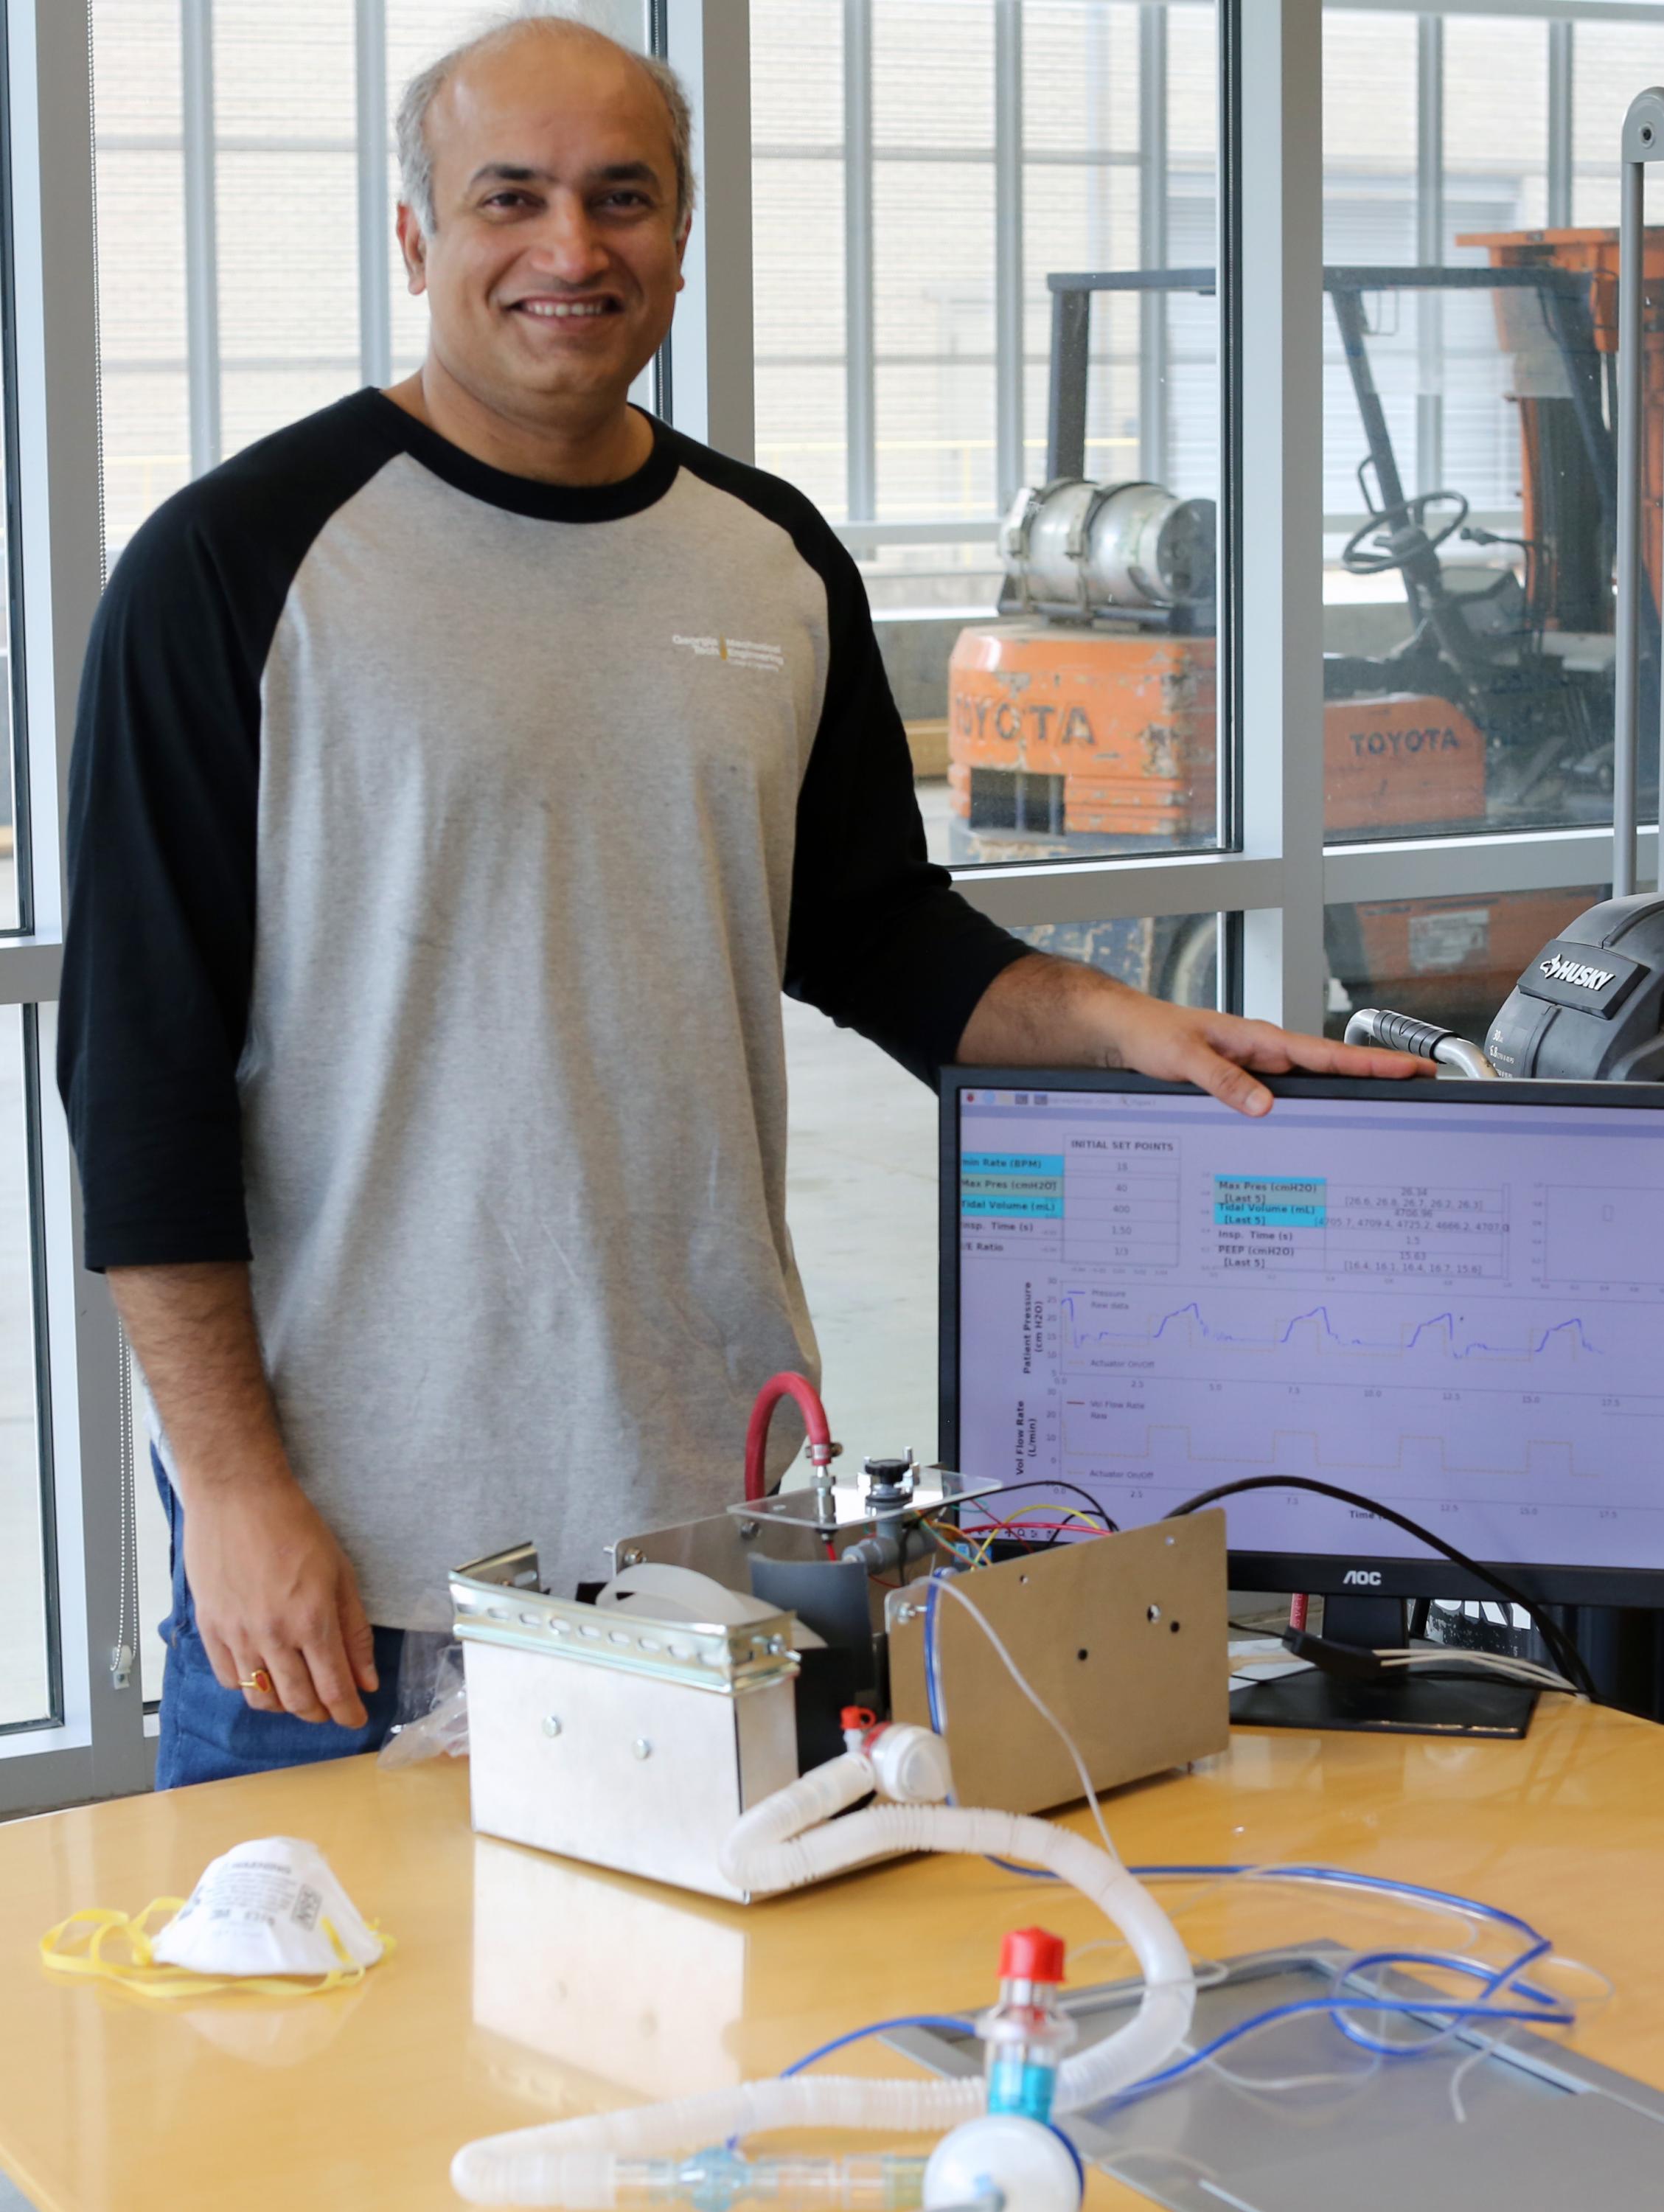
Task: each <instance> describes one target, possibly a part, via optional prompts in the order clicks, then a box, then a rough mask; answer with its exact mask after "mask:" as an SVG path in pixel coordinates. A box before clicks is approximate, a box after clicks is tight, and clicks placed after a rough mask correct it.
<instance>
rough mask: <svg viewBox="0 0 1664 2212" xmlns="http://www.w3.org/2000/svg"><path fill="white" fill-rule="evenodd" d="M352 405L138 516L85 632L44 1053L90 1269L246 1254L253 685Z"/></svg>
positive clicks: (334, 483) (355, 474) (332, 493)
mask: <svg viewBox="0 0 1664 2212" xmlns="http://www.w3.org/2000/svg"><path fill="white" fill-rule="evenodd" d="M352 404H353V403H351V402H345V403H343V404H342V405H341V406H340V407H338V408H335V409H331V410H325V414H324V415H323V416H313V417H312V418H310V419H309V421H308V422H307V423H304V424H301V425H297V426H296V427H295V428H294V429H292V430H289V431H287V432H281V433H279V435H278V436H277V437H276V438H273V439H269V440H266V441H263V443H262V444H261V445H259V446H256V447H252V448H251V449H250V450H249V452H248V453H246V454H243V455H240V456H239V458H238V459H237V460H235V461H234V462H231V463H228V464H227V465H225V466H224V467H223V468H221V469H218V470H216V471H214V472H213V473H212V474H211V475H210V476H207V477H203V478H201V479H200V480H199V481H198V482H197V483H194V484H191V485H190V486H188V487H187V488H186V489H185V490H184V491H183V492H180V493H179V494H177V495H175V497H174V498H173V499H172V500H170V501H167V504H166V505H165V506H164V507H161V508H159V509H158V510H157V512H156V513H155V514H154V515H152V516H151V518H150V520H149V521H148V522H147V523H146V524H145V525H144V526H143V529H142V530H141V531H140V532H138V534H137V537H135V538H134V539H133V541H132V544H131V545H130V546H129V547H128V549H127V550H126V551H125V552H124V554H123V556H122V557H121V560H120V562H118V565H117V568H116V570H115V574H113V575H112V578H111V580H110V584H109V588H108V590H107V591H106V592H105V595H104V598H103V600H102V602H101V603H100V607H99V610H98V613H97V615H96V617H95V618H94V623H93V629H92V636H91V640H90V641H89V643H88V651H87V659H86V664H85V666H84V668H83V670H82V682H81V696H80V703H79V707H78V709H77V715H76V738H75V749H74V751H73V754H72V756H71V758H70V787H69V810H68V845H69V892H70V896H69V912H68V917H67V922H66V926H65V930H64V978H63V990H62V1001H61V1005H60V1008H59V1015H58V1088H59V1090H60V1091H61V1092H62V1094H63V1097H64V1106H65V1109H66V1110H67V1112H68V1115H69V1122H70V1137H71V1139H72V1141H73V1143H74V1146H75V1150H76V1159H77V1161H78V1163H79V1165H80V1170H81V1185H82V1198H83V1201H84V1206H85V1230H86V1249H85V1258H86V1264H87V1265H88V1267H94V1268H103V1267H127V1266H153V1265H162V1264H167V1263H170V1262H175V1261H193V1260H245V1259H246V1258H248V1256H249V1245H248V1226H247V1221H246V1214H245V1212H244V1206H243V1176H242V1133H241V1112H240V1103H239V1097H238V1090H237V1066H238V1061H239V1060H240V1057H241V1054H242V1049H243V1040H244V1032H245V1030H246V1025H247V1019H248V1007H249V994H250V986H251V980H252V966H253V957H254V878H255V819H256V806H257V801H258V786H259V772H260V676H261V671H262V669H263V667H264V662H265V658H266V654H267V653H268V651H269V649H270V642H271V638H272V635H273V633H274V631H275V630H276V624H277V619H278V616H279V614H280V612H281V611H282V604H283V600H284V599H285V597H286V596H287V593H288V586H289V582H290V580H292V578H293V576H294V574H295V569H296V568H298V566H299V565H300V562H301V557H302V556H303V555H304V551H305V549H306V547H307V545H308V544H310V543H311V541H312V538H313V537H314V536H315V535H316V533H317V532H318V530H319V528H320V527H321V526H322V524H323V522H324V520H325V519H326V518H327V516H328V514H329V513H331V512H332V511H333V509H334V507H336V506H337V505H338V504H339V503H340V501H342V499H343V498H344V497H346V496H349V495H350V494H351V492H352V491H353V490H355V489H357V486H358V485H359V484H360V483H362V482H363V481H364V479H365V477H367V475H368V474H370V473H372V472H373V469H374V467H375V466H376V465H379V463H380V459H381V458H382V456H381V453H380V451H379V450H377V449H376V448H375V447H374V446H373V441H367V439H366V438H365V437H364V436H363V435H358V433H360V432H361V422H360V421H359V419H358V418H356V417H355V416H353V415H352V413H351V409H352Z"/></svg>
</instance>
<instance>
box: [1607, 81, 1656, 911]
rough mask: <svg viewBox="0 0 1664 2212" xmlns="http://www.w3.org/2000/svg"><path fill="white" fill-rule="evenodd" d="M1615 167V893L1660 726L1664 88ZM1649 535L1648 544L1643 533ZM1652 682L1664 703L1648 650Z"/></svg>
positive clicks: (1628, 120)
mask: <svg viewBox="0 0 1664 2212" xmlns="http://www.w3.org/2000/svg"><path fill="white" fill-rule="evenodd" d="M1621 157H1622V158H1621V161H1620V165H1619V169H1618V179H1619V193H1620V206H1619V214H1618V544H1617V570H1618V588H1617V605H1616V629H1617V640H1616V661H1615V668H1616V684H1615V690H1614V696H1613V701H1612V896H1614V897H1615V898H1624V897H1627V896H1629V894H1630V893H1631V892H1632V891H1633V890H1635V888H1636V813H1637V782H1638V776H1639V769H1640V757H1641V746H1642V744H1643V742H1650V743H1652V744H1661V735H1664V732H1661V729H1660V728H1659V727H1655V728H1654V729H1653V730H1651V731H1649V732H1647V733H1646V738H1645V739H1643V732H1642V729H1641V719H1640V717H1641V703H1642V699H1643V695H1644V691H1645V690H1646V688H1647V687H1645V686H1643V684H1642V682H1641V677H1642V662H1643V645H1644V640H1645V636H1646V625H1645V624H1644V623H1643V620H1642V609H1643V601H1644V600H1645V599H1647V598H1649V596H1650V595H1651V592H1652V585H1651V583H1650V581H1649V577H1648V563H1647V552H1648V550H1650V551H1651V553H1652V555H1653V556H1654V559H1655V562H1660V564H1661V566H1664V555H1661V548H1660V544H1659V538H1658V526H1659V524H1658V513H1657V508H1656V506H1655V503H1654V502H1653V501H1650V500H1649V499H1648V498H1647V497H1646V482H1645V478H1646V451H1647V448H1646V429H1645V422H1644V401H1643V392H1644V386H1645V374H1644V368H1643V343H1644V340H1645V325H1644V319H1643V307H1644V280H1643V270H1644V265H1645V256H1644V248H1643V240H1644V237H1645V233H1644V230H1643V224H1644V222H1645V219H1646V188H1647V169H1648V166H1649V164H1650V163H1651V162H1654V161H1664V88H1660V87H1659V86H1656V85H1653V86H1649V88H1648V89H1647V90H1646V91H1644V92H1638V93H1637V94H1636V96H1635V98H1634V99H1633V100H1631V102H1630V106H1629V109H1628V112H1627V113H1626V114H1625V118H1624V129H1623V136H1622V140H1621ZM1649 534H1650V538H1651V544H1650V548H1648V547H1647V546H1646V545H1645V544H1643V538H1645V537H1646V536H1647V535H1649ZM1653 658H1654V674H1653V681H1652V685H1651V689H1652V690H1653V691H1654V693H1655V704H1656V705H1658V706H1664V682H1661V681H1660V671H1659V669H1658V663H1657V657H1656V654H1655V655H1654V657H1653Z"/></svg>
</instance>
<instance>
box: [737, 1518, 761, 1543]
mask: <svg viewBox="0 0 1664 2212" xmlns="http://www.w3.org/2000/svg"><path fill="white" fill-rule="evenodd" d="M759 1534H761V1523H760V1522H756V1521H742V1522H740V1524H739V1535H740V1541H741V1542H742V1543H744V1544H749V1543H750V1542H752V1541H754V1539H755V1538H756V1536H757V1535H759Z"/></svg>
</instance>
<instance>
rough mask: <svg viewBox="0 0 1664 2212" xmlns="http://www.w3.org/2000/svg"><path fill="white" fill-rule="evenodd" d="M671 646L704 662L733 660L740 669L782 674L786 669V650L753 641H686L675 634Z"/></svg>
mask: <svg viewBox="0 0 1664 2212" xmlns="http://www.w3.org/2000/svg"><path fill="white" fill-rule="evenodd" d="M671 644H672V645H679V646H680V647H682V648H683V651H684V652H687V653H695V654H696V655H697V657H698V658H699V659H701V660H729V661H732V662H733V664H734V665H735V666H736V667H738V668H767V669H770V670H773V671H776V672H778V671H780V669H783V668H784V667H785V665H786V651H785V648H784V647H782V646H778V645H760V644H759V643H758V642H757V641H756V638H752V637H683V636H682V635H680V634H679V633H675V634H672V635H671Z"/></svg>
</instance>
